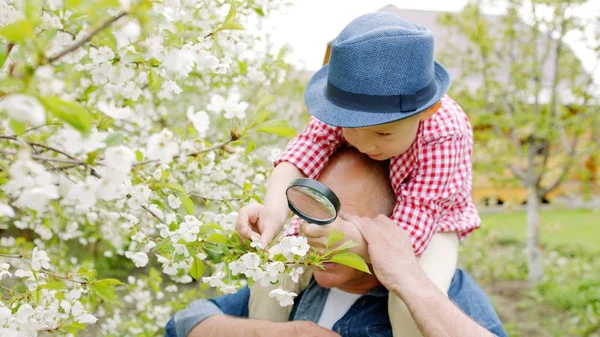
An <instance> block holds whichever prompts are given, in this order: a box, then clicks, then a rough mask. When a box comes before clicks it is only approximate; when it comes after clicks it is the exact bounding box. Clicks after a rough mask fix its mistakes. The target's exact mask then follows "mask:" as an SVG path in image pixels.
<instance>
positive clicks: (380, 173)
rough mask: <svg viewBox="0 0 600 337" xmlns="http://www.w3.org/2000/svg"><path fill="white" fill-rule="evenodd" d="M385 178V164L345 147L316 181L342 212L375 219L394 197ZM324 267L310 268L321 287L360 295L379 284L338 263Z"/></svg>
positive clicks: (385, 211) (388, 211) (387, 209)
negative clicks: (332, 194)
mask: <svg viewBox="0 0 600 337" xmlns="http://www.w3.org/2000/svg"><path fill="white" fill-rule="evenodd" d="M388 176H389V174H388V165H387V162H378V161H374V160H371V159H369V158H368V157H367V156H365V155H363V154H361V153H360V152H358V151H357V150H356V149H352V148H345V149H341V150H339V151H338V152H337V153H336V154H335V155H334V156H333V157H331V159H330V161H329V164H328V165H327V167H326V168H325V170H324V171H323V172H322V173H321V176H320V177H319V181H321V182H322V183H324V184H325V185H327V186H328V187H329V188H331V189H332V190H333V191H334V192H335V194H336V195H337V196H338V198H339V199H340V202H341V205H342V207H341V211H342V212H345V213H348V214H354V215H358V216H364V217H375V216H377V215H378V214H385V215H390V214H391V213H392V211H393V207H394V204H395V198H394V192H393V191H392V188H391V186H390V182H389V178H388ZM336 221H338V220H336ZM325 267H326V270H322V269H320V268H312V269H313V272H314V276H315V279H316V281H317V283H319V285H321V286H322V287H326V288H332V287H336V288H341V289H343V290H346V291H350V292H356V293H363V292H366V291H368V290H369V289H371V288H373V287H375V286H377V285H379V281H378V280H377V278H375V276H374V275H369V274H366V273H363V272H361V271H358V270H356V269H353V268H350V267H346V266H342V265H338V264H327V265H326V266H325Z"/></svg>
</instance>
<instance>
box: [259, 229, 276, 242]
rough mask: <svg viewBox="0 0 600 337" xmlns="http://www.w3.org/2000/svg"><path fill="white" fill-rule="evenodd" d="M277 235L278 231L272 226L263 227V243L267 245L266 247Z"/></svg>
mask: <svg viewBox="0 0 600 337" xmlns="http://www.w3.org/2000/svg"><path fill="white" fill-rule="evenodd" d="M276 234H277V229H276V227H275V226H273V225H272V224H270V225H267V226H262V232H261V233H260V238H261V241H262V242H263V243H264V244H265V247H266V246H267V245H268V244H269V243H270V242H271V241H273V238H275V235H276Z"/></svg>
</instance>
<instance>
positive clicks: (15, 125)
mask: <svg viewBox="0 0 600 337" xmlns="http://www.w3.org/2000/svg"><path fill="white" fill-rule="evenodd" d="M10 128H11V129H12V130H13V131H14V132H15V133H16V134H18V135H20V134H22V133H23V132H25V130H27V125H25V123H22V122H19V121H16V120H14V119H11V120H10Z"/></svg>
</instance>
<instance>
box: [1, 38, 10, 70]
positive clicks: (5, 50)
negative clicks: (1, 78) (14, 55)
mask: <svg viewBox="0 0 600 337" xmlns="http://www.w3.org/2000/svg"><path fill="white" fill-rule="evenodd" d="M7 57H8V46H7V45H6V44H4V43H0V68H2V66H4V62H6V58H7Z"/></svg>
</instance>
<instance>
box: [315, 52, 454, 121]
mask: <svg viewBox="0 0 600 337" xmlns="http://www.w3.org/2000/svg"><path fill="white" fill-rule="evenodd" d="M328 69H329V65H328V64H326V65H325V66H323V68H321V69H320V70H319V71H317V72H316V73H315V74H314V75H313V77H312V78H311V79H310V81H309V82H308V86H307V87H306V91H305V93H304V101H305V103H306V107H307V108H308V111H309V112H310V114H311V115H313V116H315V117H316V118H317V119H319V120H320V121H322V122H323V123H325V124H329V125H333V126H338V127H344V128H360V127H366V126H373V125H379V124H385V123H391V122H395V121H398V120H401V119H405V118H408V117H410V116H414V115H416V114H418V113H419V112H422V111H424V110H426V109H427V108H429V107H431V106H432V105H434V104H435V103H437V102H438V101H439V100H441V99H442V97H444V95H445V94H446V92H447V91H448V87H450V74H449V73H448V71H447V70H446V69H445V68H444V67H443V66H442V65H441V64H439V63H437V62H435V67H434V72H435V81H436V82H437V91H436V93H435V95H434V96H433V98H432V99H431V100H429V102H426V103H424V104H423V105H422V106H419V107H417V109H416V110H415V111H411V112H399V111H389V112H368V111H358V110H350V109H345V108H341V107H339V106H337V105H335V104H333V103H331V102H330V101H329V100H328V99H327V97H326V96H325V89H326V87H327V71H328Z"/></svg>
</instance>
